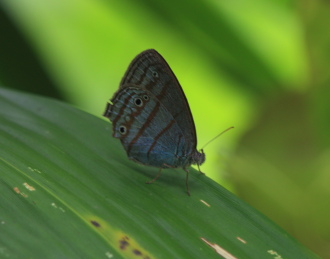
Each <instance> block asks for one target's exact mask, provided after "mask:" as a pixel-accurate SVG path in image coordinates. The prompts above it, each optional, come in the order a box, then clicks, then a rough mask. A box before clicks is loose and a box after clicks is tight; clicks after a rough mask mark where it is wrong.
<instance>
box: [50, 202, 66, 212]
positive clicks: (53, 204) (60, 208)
mask: <svg viewBox="0 0 330 259" xmlns="http://www.w3.org/2000/svg"><path fill="white" fill-rule="evenodd" d="M51 205H52V207H54V208H55V209H59V210H60V211H62V212H65V210H64V209H63V208H62V207H59V206H57V205H56V203H55V202H53V203H52V204H51Z"/></svg>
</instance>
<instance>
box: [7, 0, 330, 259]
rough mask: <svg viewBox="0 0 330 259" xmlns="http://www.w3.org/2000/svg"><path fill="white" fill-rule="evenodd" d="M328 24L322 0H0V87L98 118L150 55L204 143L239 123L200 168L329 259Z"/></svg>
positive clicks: (329, 10) (212, 146) (329, 7)
mask: <svg viewBox="0 0 330 259" xmlns="http://www.w3.org/2000/svg"><path fill="white" fill-rule="evenodd" d="M329 25H330V5H329V2H328V1H321V0H302V1H293V0H281V1H266V0H250V1H242V0H236V1H229V0H225V1H218V0H198V1H197V0H189V1H188V0H176V1H173V0H167V1H160V0H158V1H156V0H141V1H133V0H123V1H111V0H56V1H55V0H47V1H44V0H2V1H1V2H0V83H1V85H2V86H4V87H8V88H16V89H20V90H23V91H27V92H31V93H36V94H39V95H47V96H51V97H54V98H57V99H62V100H64V101H66V102H69V103H72V104H73V105H75V106H76V107H78V108H80V109H83V110H85V111H87V112H89V113H92V114H94V115H96V116H99V117H101V115H102V113H103V111H104V109H105V104H106V102H107V100H108V99H109V98H111V97H112V95H113V93H114V92H115V91H116V90H117V88H118V86H119V82H120V80H121V78H122V76H123V75H124V73H125V70H126V69H127V67H128V65H129V63H130V62H131V60H132V59H133V58H134V57H135V56H136V55H137V54H139V53H140V52H141V51H143V50H146V49H148V48H155V49H156V50H158V51H159V52H160V53H161V54H162V55H163V56H164V58H165V59H166V60H167V61H168V63H169V64H170V66H171V67H172V69H173V71H174V72H175V74H176V76H177V77H178V79H179V81H180V82H181V84H182V87H183V89H184V91H185V93H186V95H187V98H188V100H189V103H190V107H191V110H192V113H193V116H194V119H195V124H196V128H197V135H198V143H199V144H198V147H199V148H201V147H202V145H204V144H205V143H206V142H207V141H208V140H210V139H211V138H212V137H214V136H216V135H217V134H218V133H219V132H221V131H223V130H224V129H226V128H228V127H230V126H235V129H234V130H232V131H229V132H228V133H226V134H225V135H223V136H221V137H220V138H219V139H217V140H215V141H214V142H213V143H212V144H210V145H209V146H208V147H207V148H206V149H205V153H206V155H207V161H206V163H205V165H203V166H202V170H203V172H205V173H206V174H207V175H208V176H209V177H212V178H213V179H214V180H216V181H218V182H219V183H221V184H223V185H224V186H225V187H227V188H228V189H230V190H231V191H233V192H234V193H236V194H237V195H238V196H240V197H241V198H242V199H244V200H246V201H247V202H248V203H250V204H251V205H252V206H254V207H255V208H257V209H258V210H260V211H261V212H263V213H264V214H266V215H267V216H268V217H270V218H271V219H273V220H274V221H275V222H277V223H278V224H279V225H280V226H282V227H283V228H285V229H286V230H287V231H288V232H289V233H291V234H292V235H293V236H295V237H296V238H298V239H299V240H300V241H301V242H302V243H303V244H305V245H306V246H308V247H310V248H311V249H312V250H314V251H315V252H316V253H317V254H319V255H320V256H322V257H323V258H330V220H329V219H330V188H329V183H330V150H329V146H330V136H329V132H330V100H329V99H330V98H329V97H330V88H329V86H328V84H329V80H330V69H329V68H330V58H329V57H330V34H329ZM90 127H93V125H90ZM82 130H83V129H82ZM110 137H111V136H109V138H110ZM163 177H166V175H165V174H164V176H163Z"/></svg>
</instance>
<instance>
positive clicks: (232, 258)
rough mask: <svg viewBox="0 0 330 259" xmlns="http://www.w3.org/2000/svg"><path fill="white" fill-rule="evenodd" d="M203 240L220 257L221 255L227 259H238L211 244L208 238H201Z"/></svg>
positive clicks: (216, 245)
mask: <svg viewBox="0 0 330 259" xmlns="http://www.w3.org/2000/svg"><path fill="white" fill-rule="evenodd" d="M201 239H202V240H203V241H204V242H205V243H206V244H208V245H209V246H210V247H212V248H213V249H214V250H215V251H216V252H217V253H218V254H219V255H221V256H222V257H223V258H225V259H238V258H237V257H235V256H233V255H232V254H231V253H229V252H228V251H227V250H225V249H224V248H222V247H221V246H219V245H218V244H216V243H211V242H210V241H208V240H207V239H206V238H204V237H201Z"/></svg>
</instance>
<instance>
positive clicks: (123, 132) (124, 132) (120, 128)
mask: <svg viewBox="0 0 330 259" xmlns="http://www.w3.org/2000/svg"><path fill="white" fill-rule="evenodd" d="M119 133H120V134H122V135H125V134H126V133H127V128H126V127H125V126H123V125H121V126H120V127H119Z"/></svg>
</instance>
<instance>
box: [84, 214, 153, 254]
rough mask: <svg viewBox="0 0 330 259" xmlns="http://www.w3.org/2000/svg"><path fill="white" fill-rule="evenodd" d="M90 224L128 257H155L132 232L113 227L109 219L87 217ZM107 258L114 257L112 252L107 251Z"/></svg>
mask: <svg viewBox="0 0 330 259" xmlns="http://www.w3.org/2000/svg"><path fill="white" fill-rule="evenodd" d="M85 218H86V221H87V222H88V224H89V225H90V226H91V227H92V228H93V229H94V230H95V231H97V232H98V233H99V234H100V235H101V236H102V237H103V238H104V239H105V240H107V242H108V243H109V244H110V245H111V246H112V247H115V248H116V250H117V251H118V252H119V253H120V254H121V255H123V257H124V258H127V259H155V257H154V256H153V255H151V254H150V253H149V252H148V251H147V250H146V249H144V248H143V247H142V246H141V245H140V244H139V243H138V241H136V240H135V239H134V238H133V237H132V236H131V235H130V234H128V233H125V232H123V231H121V230H117V229H115V228H113V227H112V226H111V225H110V223H109V222H108V221H105V220H104V219H102V218H99V217H96V216H94V215H93V216H91V215H89V216H88V217H85ZM106 256H107V258H113V254H112V253H111V252H106Z"/></svg>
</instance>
